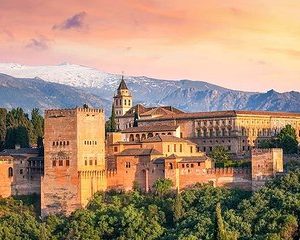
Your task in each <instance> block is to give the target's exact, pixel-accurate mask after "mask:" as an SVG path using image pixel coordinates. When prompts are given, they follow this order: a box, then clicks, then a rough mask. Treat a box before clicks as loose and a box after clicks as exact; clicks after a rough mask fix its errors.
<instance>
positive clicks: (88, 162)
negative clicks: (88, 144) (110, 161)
mask: <svg viewBox="0 0 300 240" xmlns="http://www.w3.org/2000/svg"><path fill="white" fill-rule="evenodd" d="M93 163H94V165H98V161H97V158H90V159H89V160H88V159H87V157H85V158H84V165H85V166H88V165H90V166H92V165H93Z"/></svg>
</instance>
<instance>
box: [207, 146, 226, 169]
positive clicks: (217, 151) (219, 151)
mask: <svg viewBox="0 0 300 240" xmlns="http://www.w3.org/2000/svg"><path fill="white" fill-rule="evenodd" d="M209 156H210V157H211V158H212V159H213V160H214V161H215V162H216V163H217V164H218V165H222V164H223V166H224V164H225V163H226V162H228V161H229V159H230V158H229V152H228V151H227V150H226V149H225V148H224V147H223V146H216V147H215V148H214V149H213V150H212V152H211V153H210V155H209Z"/></svg>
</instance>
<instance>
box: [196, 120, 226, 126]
mask: <svg viewBox="0 0 300 240" xmlns="http://www.w3.org/2000/svg"><path fill="white" fill-rule="evenodd" d="M214 123H215V124H217V125H221V124H223V125H225V124H231V120H204V121H199V122H198V126H203V125H204V126H208V125H211V126H212V125H214Z"/></svg>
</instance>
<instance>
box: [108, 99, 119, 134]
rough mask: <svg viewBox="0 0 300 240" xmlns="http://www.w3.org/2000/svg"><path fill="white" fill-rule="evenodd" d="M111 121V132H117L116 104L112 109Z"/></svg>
mask: <svg viewBox="0 0 300 240" xmlns="http://www.w3.org/2000/svg"><path fill="white" fill-rule="evenodd" d="M109 121H110V128H109V131H110V132H115V131H116V130H117V126H116V113H115V106H114V104H112V107H111V116H110V118H109Z"/></svg>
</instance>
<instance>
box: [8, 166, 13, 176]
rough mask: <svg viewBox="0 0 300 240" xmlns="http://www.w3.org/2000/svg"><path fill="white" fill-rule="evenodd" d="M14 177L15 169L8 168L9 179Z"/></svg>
mask: <svg viewBox="0 0 300 240" xmlns="http://www.w3.org/2000/svg"><path fill="white" fill-rule="evenodd" d="M13 175H14V171H13V168H12V167H10V168H8V177H12V176H13Z"/></svg>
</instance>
